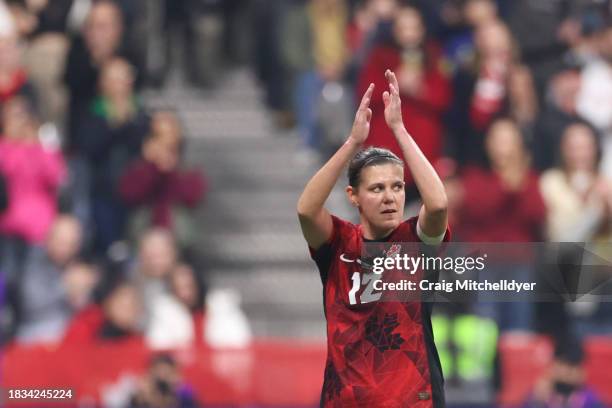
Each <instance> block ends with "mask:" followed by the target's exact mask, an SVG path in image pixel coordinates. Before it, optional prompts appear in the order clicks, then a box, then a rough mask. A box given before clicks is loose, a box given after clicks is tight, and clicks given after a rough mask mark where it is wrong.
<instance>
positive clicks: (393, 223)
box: [376, 214, 402, 229]
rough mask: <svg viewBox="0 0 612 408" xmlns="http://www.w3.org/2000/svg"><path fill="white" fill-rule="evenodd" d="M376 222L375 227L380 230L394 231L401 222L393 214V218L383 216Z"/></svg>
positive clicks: (399, 218)
mask: <svg viewBox="0 0 612 408" xmlns="http://www.w3.org/2000/svg"><path fill="white" fill-rule="evenodd" d="M377 221H378V222H377V223H376V224H378V225H377V227H379V228H380V229H395V228H397V227H398V226H399V225H400V223H401V222H402V219H401V217H400V216H396V215H395V214H394V216H391V217H390V216H383V217H381V218H379V219H378V220H377Z"/></svg>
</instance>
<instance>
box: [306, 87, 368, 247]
mask: <svg viewBox="0 0 612 408" xmlns="http://www.w3.org/2000/svg"><path fill="white" fill-rule="evenodd" d="M373 91H374V85H373V84H371V85H370V86H369V87H368V89H367V91H366V92H365V94H364V95H363V98H362V99H361V103H360V104H359V108H358V109H357V113H356V114H355V121H354V122H353V128H352V130H351V133H350V135H349V137H348V138H347V140H346V142H345V143H344V144H343V145H342V147H340V149H338V151H337V152H336V153H335V154H334V155H333V156H332V157H331V159H329V161H328V162H327V163H325V165H324V166H323V167H322V168H321V169H320V170H319V171H318V172H317V173H316V174H315V175H314V176H313V177H312V178H311V179H310V181H309V182H308V184H306V187H305V188H304V191H303V192H302V195H301V196H300V199H299V200H298V204H297V213H298V218H299V220H300V226H301V228H302V234H303V235H304V238H305V239H306V242H308V245H309V246H310V247H311V248H313V249H318V248H319V247H320V246H321V245H323V244H324V243H325V242H327V241H328V240H329V239H330V237H331V234H332V232H333V223H332V218H331V215H330V214H329V212H328V211H327V210H326V209H325V208H324V207H323V206H324V205H325V201H326V200H327V197H329V194H330V193H331V191H332V189H333V188H334V185H335V184H336V182H337V181H338V179H339V178H340V176H341V174H342V171H343V170H344V168H345V166H346V164H347V163H348V162H349V161H350V160H351V159H352V158H353V156H354V155H355V153H357V151H358V150H359V149H360V148H361V146H362V145H363V142H365V140H366V139H367V137H368V133H369V131H370V120H371V119H372V110H371V109H370V99H371V98H372V92H373Z"/></svg>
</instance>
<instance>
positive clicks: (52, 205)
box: [0, 97, 66, 276]
mask: <svg viewBox="0 0 612 408" xmlns="http://www.w3.org/2000/svg"><path fill="white" fill-rule="evenodd" d="M0 119H1V122H0V123H1V124H2V133H1V136H0V173H2V175H3V176H4V178H5V180H6V188H7V193H8V208H7V209H6V211H4V212H3V213H2V214H1V215H0V239H1V241H2V243H3V247H4V248H3V254H2V255H3V260H6V258H7V257H8V258H11V259H12V260H13V261H12V262H15V260H16V259H17V262H18V263H17V264H13V265H11V266H10V267H8V266H6V264H5V265H3V266H4V267H5V268H18V267H19V263H20V262H19V261H18V259H20V258H21V259H22V258H23V256H25V253H24V252H25V249H26V248H27V247H28V246H30V245H33V244H38V243H41V242H42V241H43V240H44V239H45V237H46V235H47V231H48V230H49V227H50V226H51V223H52V222H53V219H54V218H55V215H56V213H57V205H56V201H57V193H58V189H59V187H60V184H61V183H62V181H63V180H64V178H65V176H66V167H65V163H64V159H63V158H62V155H61V153H60V152H59V151H58V150H57V149H51V148H45V147H44V146H43V145H42V144H41V143H40V142H39V140H38V135H37V130H38V123H37V120H36V119H35V117H34V114H33V113H32V111H31V109H30V107H29V106H28V103H27V101H26V99H24V98H21V97H15V98H13V99H11V100H10V101H8V102H7V103H6V104H4V106H3V108H2V116H1V118H0ZM17 248H19V249H17ZM7 251H8V253H7ZM3 263H4V262H3ZM11 272H14V271H9V270H6V271H5V273H8V274H9V276H10V274H11Z"/></svg>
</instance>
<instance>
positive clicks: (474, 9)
mask: <svg viewBox="0 0 612 408" xmlns="http://www.w3.org/2000/svg"><path fill="white" fill-rule="evenodd" d="M459 14H460V16H461V22H462V27H461V29H459V30H456V32H454V33H453V34H452V35H450V38H448V40H447V41H446V42H445V43H446V46H445V51H446V55H447V57H448V58H449V59H450V61H451V62H452V64H453V65H454V66H455V67H460V68H462V69H465V68H469V67H470V66H472V65H473V64H474V60H475V58H476V46H475V44H474V33H475V32H477V31H478V30H479V28H480V27H482V26H484V25H486V24H488V23H491V22H493V21H496V20H498V19H499V16H498V11H497V5H496V3H495V1H494V0H467V1H466V2H464V3H463V5H462V6H461V7H460V11H459Z"/></svg>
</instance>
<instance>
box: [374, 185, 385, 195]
mask: <svg viewBox="0 0 612 408" xmlns="http://www.w3.org/2000/svg"><path fill="white" fill-rule="evenodd" d="M382 190H383V188H382V187H381V186H374V187H372V191H373V192H375V193H380V192H381V191H382Z"/></svg>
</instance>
